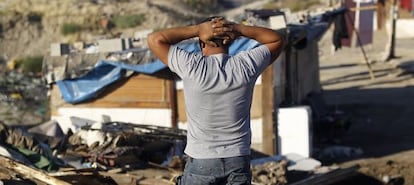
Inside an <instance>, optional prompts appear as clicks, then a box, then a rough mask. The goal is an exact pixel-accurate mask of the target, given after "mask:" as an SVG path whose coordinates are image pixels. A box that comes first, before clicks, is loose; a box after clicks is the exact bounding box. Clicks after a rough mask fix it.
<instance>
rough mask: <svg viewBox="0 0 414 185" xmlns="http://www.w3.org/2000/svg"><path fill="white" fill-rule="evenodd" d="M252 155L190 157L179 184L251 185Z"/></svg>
mask: <svg viewBox="0 0 414 185" xmlns="http://www.w3.org/2000/svg"><path fill="white" fill-rule="evenodd" d="M251 179H252V174H251V171H250V156H240V157H229V158H216V159H193V158H188V159H187V163H186V165H185V169H184V173H183V175H182V176H181V177H180V178H178V182H177V184H178V185H242V184H243V185H245V184H247V185H250V184H251Z"/></svg>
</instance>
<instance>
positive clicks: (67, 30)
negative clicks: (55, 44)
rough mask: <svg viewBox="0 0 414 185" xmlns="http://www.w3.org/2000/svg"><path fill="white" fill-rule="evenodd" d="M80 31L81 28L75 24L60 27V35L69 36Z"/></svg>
mask: <svg viewBox="0 0 414 185" xmlns="http://www.w3.org/2000/svg"><path fill="white" fill-rule="evenodd" d="M81 30H82V26H81V25H79V24H76V23H65V24H63V26H62V27H61V30H60V31H61V33H62V34H63V35H69V34H73V33H77V32H80V31H81Z"/></svg>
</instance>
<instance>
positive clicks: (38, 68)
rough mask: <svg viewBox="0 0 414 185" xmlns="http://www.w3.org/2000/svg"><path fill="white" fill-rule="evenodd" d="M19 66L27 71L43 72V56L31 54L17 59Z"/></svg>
mask: <svg viewBox="0 0 414 185" xmlns="http://www.w3.org/2000/svg"><path fill="white" fill-rule="evenodd" d="M17 63H18V65H19V67H20V68H21V69H22V70H23V72H25V73H39V72H42V63H43V56H29V57H25V58H22V59H19V60H17Z"/></svg>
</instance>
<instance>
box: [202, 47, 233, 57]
mask: <svg viewBox="0 0 414 185" xmlns="http://www.w3.org/2000/svg"><path fill="white" fill-rule="evenodd" d="M228 53H229V52H228V49H227V48H222V47H209V48H205V49H203V54H204V56H210V55H216V54H228Z"/></svg>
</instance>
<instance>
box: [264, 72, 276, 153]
mask: <svg viewBox="0 0 414 185" xmlns="http://www.w3.org/2000/svg"><path fill="white" fill-rule="evenodd" d="M273 91H274V89H273V64H272V65H271V66H269V67H267V69H266V70H265V71H264V72H263V73H262V115H263V127H262V129H263V136H262V137H263V139H262V142H263V145H262V146H263V148H262V150H263V151H262V152H263V153H265V154H268V155H271V156H273V155H275V154H276V142H275V138H276V137H275V132H276V129H275V126H274V125H275V124H274V121H273V120H274V119H273V112H274V107H273V106H274V105H273V102H274V93H273Z"/></svg>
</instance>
